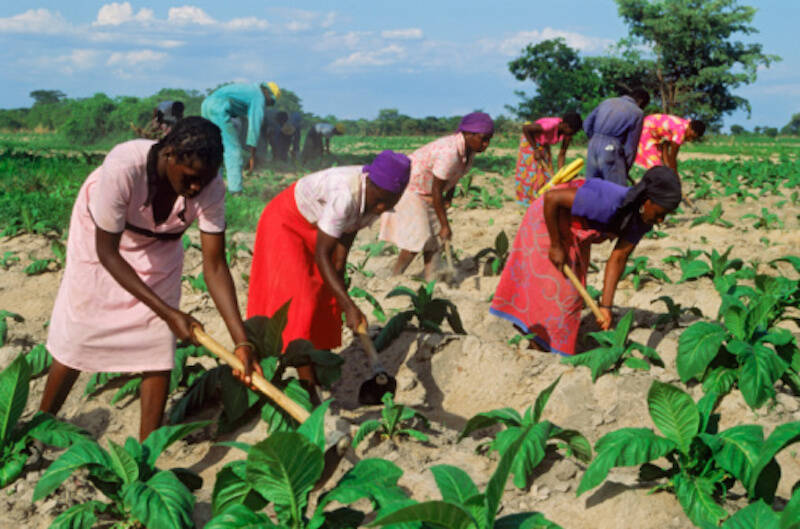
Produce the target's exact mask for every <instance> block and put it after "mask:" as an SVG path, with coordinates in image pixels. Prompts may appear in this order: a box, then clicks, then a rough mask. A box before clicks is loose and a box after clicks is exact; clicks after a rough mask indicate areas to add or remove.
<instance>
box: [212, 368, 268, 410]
mask: <svg viewBox="0 0 800 529" xmlns="http://www.w3.org/2000/svg"><path fill="white" fill-rule="evenodd" d="M220 385H221V394H222V407H223V409H224V412H225V421H226V423H227V424H232V423H234V422H236V421H237V420H239V419H240V418H241V417H242V416H243V415H244V414H245V413H247V411H248V410H249V409H250V408H251V407H252V406H253V405H254V404H255V403H256V402H258V400H259V394H258V393H256V392H254V391H251V390H250V389H248V388H247V387H246V386H244V385H243V384H242V383H241V382H239V381H238V380H236V378H235V377H234V376H233V370H231V369H230V368H227V367H226V368H224V369H223V370H222V373H221V377H220Z"/></svg>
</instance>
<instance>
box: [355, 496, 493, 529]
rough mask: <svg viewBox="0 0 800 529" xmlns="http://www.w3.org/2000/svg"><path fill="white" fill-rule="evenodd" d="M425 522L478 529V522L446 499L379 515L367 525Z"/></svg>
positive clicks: (463, 528) (454, 528) (456, 527)
mask: <svg viewBox="0 0 800 529" xmlns="http://www.w3.org/2000/svg"><path fill="white" fill-rule="evenodd" d="M407 522H425V523H428V524H435V525H438V526H441V527H446V528H447V529H479V528H480V526H479V525H478V522H477V521H476V520H475V519H474V518H473V517H472V515H471V514H470V513H469V512H467V511H465V510H464V508H462V507H461V506H459V505H455V504H453V503H449V502H446V501H426V502H424V503H417V504H414V505H409V506H408V507H403V508H402V509H398V510H397V511H394V512H393V513H391V514H387V515H386V516H381V517H379V518H378V519H377V520H375V521H374V522H372V523H371V524H369V525H368V526H367V527H376V526H385V525H391V524H396V523H407Z"/></svg>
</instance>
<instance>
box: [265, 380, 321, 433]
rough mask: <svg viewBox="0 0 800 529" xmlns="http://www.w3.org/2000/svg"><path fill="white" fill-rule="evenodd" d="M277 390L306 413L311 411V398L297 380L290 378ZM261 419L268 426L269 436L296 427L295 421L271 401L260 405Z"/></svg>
mask: <svg viewBox="0 0 800 529" xmlns="http://www.w3.org/2000/svg"><path fill="white" fill-rule="evenodd" d="M279 389H281V390H282V391H283V392H284V394H286V396H287V397H289V398H290V399H292V400H293V401H295V402H296V403H297V404H299V405H300V406H301V407H303V408H304V409H305V410H306V411H311V397H310V396H309V395H308V392H307V391H306V390H305V389H304V388H303V386H302V385H301V384H300V381H299V380H297V379H294V378H291V379H289V380H288V382H287V383H286V385H285V386H283V387H282V388H279ZM261 419H262V420H263V421H264V422H265V423H267V424H268V425H269V428H268V430H267V431H268V432H269V433H270V434H272V433H275V432H286V431H294V430H296V429H297V426H298V424H297V421H296V420H295V419H294V418H293V417H292V416H291V415H289V414H288V413H287V412H286V410H284V409H283V408H281V407H280V406H278V405H277V404H275V403H274V402H272V400H267V401H266V402H264V403H263V404H262V405H261Z"/></svg>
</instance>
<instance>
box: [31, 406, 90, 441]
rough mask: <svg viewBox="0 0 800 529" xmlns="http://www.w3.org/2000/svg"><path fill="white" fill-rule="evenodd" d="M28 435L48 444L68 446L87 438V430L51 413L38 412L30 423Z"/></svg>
mask: <svg viewBox="0 0 800 529" xmlns="http://www.w3.org/2000/svg"><path fill="white" fill-rule="evenodd" d="M27 427H28V435H29V436H30V437H32V438H34V439H38V440H39V441H41V442H43V443H44V444H46V445H51V446H57V447H59V448H66V447H68V446H70V445H72V444H73V443H77V442H78V441H85V440H87V437H88V434H87V433H86V431H85V430H83V429H81V428H78V427H77V426H75V425H74V424H71V423H68V422H63V421H59V420H57V419H55V418H54V417H53V416H52V415H50V414H49V413H43V412H41V411H38V412H36V415H34V416H33V419H31V421H30V422H29V423H28V426H27Z"/></svg>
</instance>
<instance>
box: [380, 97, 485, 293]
mask: <svg viewBox="0 0 800 529" xmlns="http://www.w3.org/2000/svg"><path fill="white" fill-rule="evenodd" d="M493 134H494V122H493V121H492V118H491V117H490V116H489V114H486V113H484V112H473V113H471V114H467V115H466V116H464V117H463V118H462V119H461V123H460V124H459V126H458V130H456V132H455V134H450V135H449V136H445V137H443V138H439V139H437V140H434V141H432V142H430V143H428V144H426V145H423V146H422V147H420V148H419V149H417V150H416V151H414V152H413V153H411V154H410V155H409V158H411V179H410V180H409V182H408V187H407V188H406V191H405V193H403V196H402V197H400V201H399V202H398V203H397V205H396V206H395V207H394V211H390V212H386V213H384V214H383V215H381V230H380V234H379V237H380V239H381V240H383V241H387V242H391V243H392V244H395V245H396V246H397V247H398V248H400V255H399V256H398V257H397V261H395V263H394V266H393V267H392V273H394V274H395V275H399V274H402V273H403V272H404V271H405V270H406V268H408V265H409V264H411V261H412V260H413V259H414V257H415V256H416V255H417V254H418V253H419V252H422V254H423V259H424V263H425V278H426V280H428V281H430V280H431V279H432V278H433V275H434V272H435V267H436V263H437V261H438V259H435V256H437V255H438V252H439V242H438V241H437V239H436V238H437V236H438V237H439V238H440V239H442V240H443V241H445V240H449V239H450V238H451V237H452V234H453V232H452V230H451V229H450V223H449V222H448V221H447V213H446V211H445V209H446V208H447V204H449V203H450V202H451V201H452V199H453V193H454V191H455V186H456V183H458V181H459V180H460V179H461V177H462V176H464V175H465V174H467V172H468V171H469V170H470V168H471V167H472V161H473V159H474V158H475V154H477V153H480V152H483V151H485V150H486V149H487V148H488V147H489V142H490V141H491V139H492V135H493Z"/></svg>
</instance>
